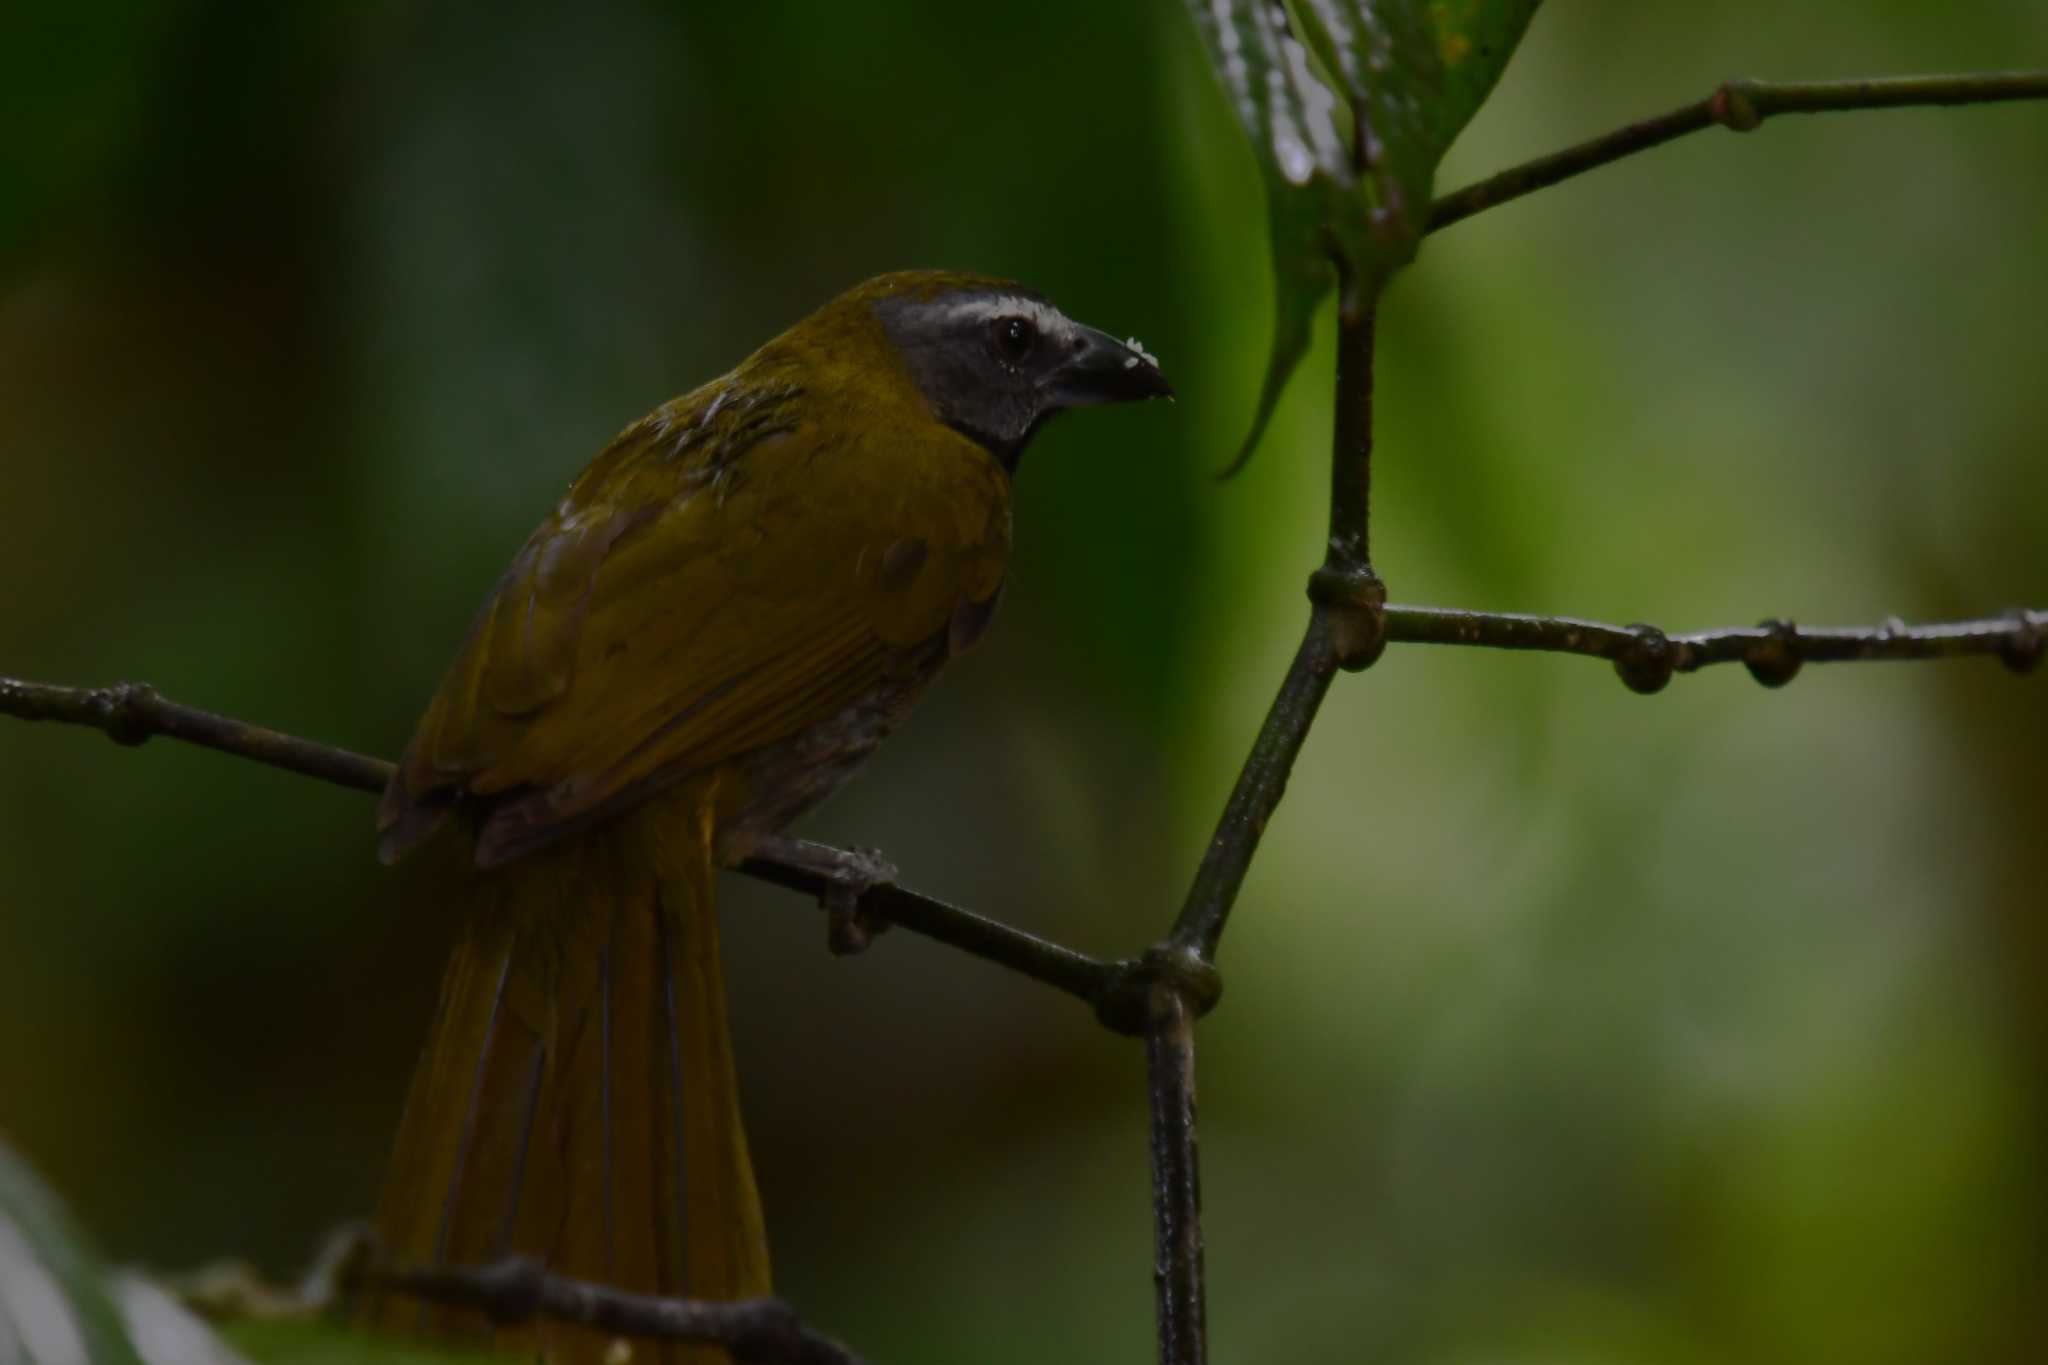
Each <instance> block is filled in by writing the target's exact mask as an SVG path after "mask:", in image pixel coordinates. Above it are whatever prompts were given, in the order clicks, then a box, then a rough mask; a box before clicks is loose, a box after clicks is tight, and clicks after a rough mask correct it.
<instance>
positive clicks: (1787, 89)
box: [1429, 71, 2048, 232]
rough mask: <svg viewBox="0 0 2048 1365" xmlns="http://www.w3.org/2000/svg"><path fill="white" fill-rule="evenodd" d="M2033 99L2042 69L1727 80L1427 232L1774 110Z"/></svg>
mask: <svg viewBox="0 0 2048 1365" xmlns="http://www.w3.org/2000/svg"><path fill="white" fill-rule="evenodd" d="M2038 99H2048V71H1994V72H1979V73H1973V74H1967V75H1960V76H1897V77H1893V78H1890V79H1885V80H1863V81H1785V82H1771V81H1747V80H1742V81H1726V82H1724V83H1722V84H1721V85H1720V86H1719V87H1717V88H1716V89H1715V91H1714V93H1713V94H1711V95H1708V96H1707V97H1706V98H1705V99H1703V100H1699V101H1697V102H1695V103H1693V104H1687V105H1683V106H1681V107H1679V108H1677V109H1673V110H1671V111H1670V112H1669V113H1664V114H1659V115H1657V116H1656V117H1654V118H1646V119H1644V120H1642V121H1641V122H1640V123H1631V124H1629V125H1628V126H1626V127H1624V128H1617V129H1615V130H1614V131H1613V132H1611V133H1607V134H1605V135H1603V136H1601V137H1596V138H1594V139H1592V140H1591V141H1590V142H1581V143H1580V144H1579V145H1577V146H1576V147H1567V148H1565V149H1564V150H1563V151H1561V152H1553V153H1551V154H1550V155H1549V156H1544V157H1538V158H1537V159H1536V160H1534V161H1529V162H1525V163H1523V164H1522V165H1520V166H1514V167H1510V168H1509V169H1507V170H1505V171H1502V172H1500V173H1499V174H1497V175H1492V176H1488V177H1487V178H1486V179H1484V180H1481V181H1479V182H1478V183H1477V184H1474V185H1467V186H1466V187H1465V188H1464V189H1462V190H1458V191H1457V192H1456V193H1453V194H1447V195H1445V196H1443V197H1442V198H1441V199H1438V200H1437V201H1436V202H1435V203H1434V204H1431V205H1430V207H1429V231H1431V232H1436V231H1438V230H1439V229H1442V228H1447V227H1449V226H1450V225H1451V224H1453V223H1456V222H1461V221H1463V220H1464V219H1467V218H1470V217H1471V216H1472V215H1473V214H1475V213H1479V212H1481V211H1483V210H1485V209H1490V208H1493V207H1494V206H1495V205H1497V204H1505V203H1506V202H1508V201H1509V200H1510V199H1519V198H1521V197H1522V196H1523V195H1525V194H1530V193H1533V192H1534V191H1536V190H1540V189H1545V188H1547V187H1549V186H1551V185H1555V184H1557V183H1558V182H1559V181H1561V180H1569V179H1570V178H1571V177H1573V176H1575V175H1582V174H1584V173H1585V172H1587V171H1590V170H1593V169H1595V168H1596V167H1600V166H1605V165H1606V164H1607V163H1608V162H1610V161H1619V160H1621V158H1623V157H1625V156H1633V155H1635V154H1636V153H1637V152H1646V151H1648V150H1649V149H1650V148H1652V147H1657V146H1661V145H1663V144H1664V143H1666V142H1670V141H1671V140H1672V139H1674V138H1680V137H1684V136H1685V135H1686V134H1688V133H1696V132H1698V131H1700V130H1701V129H1702V128H1711V127H1713V126H1714V125H1716V124H1719V125H1720V126H1722V127H1724V128H1728V129H1731V130H1733V131H1735V132H1738V133H1747V132H1750V131H1751V130H1753V129H1755V128H1756V127H1757V126H1758V125H1760V124H1761V123H1762V122H1763V121H1764V120H1765V119H1767V118H1769V117H1770V116H1771V115H1773V114H1820V113H1828V112H1832V111H1836V110H1847V109H1896V108H1900V107H1903V106H1908V105H1943V104H1992V103H1997V102H2000V101H2004V100H2038Z"/></svg>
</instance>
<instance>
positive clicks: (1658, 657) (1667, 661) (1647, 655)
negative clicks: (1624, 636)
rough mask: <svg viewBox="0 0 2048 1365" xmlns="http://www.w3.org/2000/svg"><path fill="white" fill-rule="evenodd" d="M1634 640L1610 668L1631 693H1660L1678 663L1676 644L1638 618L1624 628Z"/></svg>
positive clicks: (1645, 694)
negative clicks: (1612, 667) (1612, 668)
mask: <svg viewBox="0 0 2048 1365" xmlns="http://www.w3.org/2000/svg"><path fill="white" fill-rule="evenodd" d="M1628 632H1629V634H1631V635H1633V636H1634V637H1635V639H1634V640H1633V641H1632V642H1631V643H1630V644H1629V645H1628V646H1627V647H1626V648H1625V649H1623V651H1622V652H1621V654H1620V655H1619V656H1617V657H1616V659H1615V660H1614V671H1615V672H1616V673H1617V674H1619V675H1620V677H1621V680H1622V682H1624V683H1626V684H1627V685H1628V690H1629V691H1631V692H1640V693H1642V694H1643V695H1644V696H1649V695H1650V694H1651V693H1653V692H1662V691H1663V690H1664V687H1665V684H1667V683H1669V682H1670V681H1671V672H1672V670H1673V669H1674V668H1676V667H1677V665H1678V647H1677V646H1676V645H1673V644H1672V643H1671V637H1670V636H1668V635H1666V634H1665V633H1664V632H1663V631H1661V630H1659V629H1657V627H1655V626H1652V625H1648V624H1645V623H1644V622H1641V621H1638V622H1636V623H1634V624H1633V625H1631V626H1629V627H1628Z"/></svg>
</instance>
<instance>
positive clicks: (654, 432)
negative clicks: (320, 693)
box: [381, 381, 1010, 855]
mask: <svg viewBox="0 0 2048 1365" xmlns="http://www.w3.org/2000/svg"><path fill="white" fill-rule="evenodd" d="M728 382H729V383H731V382H735V381H728ZM733 406H734V407H738V406H739V405H733ZM718 408H719V399H718V397H717V394H716V393H710V394H708V395H707V394H706V393H704V392H700V394H697V395H692V396H691V398H689V399H686V400H681V401H680V402H679V403H678V404H677V405H672V407H671V408H670V409H664V410H663V411H662V412H661V413H657V414H656V415H655V416H654V417H652V418H649V419H648V420H646V421H644V422H642V423H640V424H639V425H638V426H636V427H634V428H632V429H630V430H629V431H628V432H626V433H625V434H624V435H622V436H621V437H620V439H619V440H618V441H617V442H615V443H614V444H613V446H612V447H611V448H610V449H608V450H607V451H606V452H605V453H604V454H603V455H601V456H600V457H599V459H598V460H597V461H596V462H594V463H593V464H592V466H591V468H590V469H589V470H588V471H586V473H585V474H584V475H583V477H582V478H580V479H579V480H578V481H577V484H576V485H575V487H574V488H572V489H571V490H570V493H569V495H568V497H567V498H565V499H564V500H563V503H562V504H561V506H560V507H559V508H558V509H557V511H556V513H555V515H554V516H552V517H551V518H550V519H549V520H548V521H547V523H545V524H544V525H543V526H542V527H541V529H540V530H539V531H537V532H535V533H534V535H533V537H532V538H531V539H530V540H529V541H528V542H527V543H526V546H525V547H524V548H523V549H522V550H521V551H520V553H519V555H518V557H517V558H516V559H515V560H514V561H513V564H512V567H511V568H510V570H508V572H507V573H506V575H505V577H504V579H503V580H501V581H500V583H499V584H498V587H497V589H496V591H495V592H494V593H493V595H492V597H491V600H490V601H489V602H488V603H487V604H486V605H485V607H484V609H483V610H482V612H480V613H479V615H478V617H477V620H476V623H475V625H474V626H473V627H472V629H471V632H470V636H469V638H468V640H467V641H466V642H465V643H464V646H463V649H462V652H461V654H460V655H459V656H458V657H457V659H456V661H455V664H454V665H453V667H452V668H451V669H450V670H449V672H448V674H447V676H446V677H445V678H444V680H443V681H442V684H441V688H440V691H439V692H438V693H437V694H436V696H435V698H434V700H433V703H432V705H431V706H430V707H429V709H428V711H427V714H426V717H425V718H424V719H423V720H422V721H421V723H420V727H419V730H418V732H417V733H416V735H415V736H414V738H413V742H412V745H411V747H410V748H409V749H408V750H407V753H406V758H405V761H404V762H403V764H402V765H401V768H400V772H399V776H398V777H397V778H396V779H395V780H394V782H393V784H392V788H391V790H390V792H388V793H387V795H386V802H385V808H384V811H383V814H382V820H381V823H382V824H383V826H384V827H385V829H386V852H387V854H395V853H396V852H398V851H401V850H402V848H403V847H404V846H405V845H406V844H408V843H410V842H412V841H413V840H414V839H416V838H417V837H419V834H421V833H423V832H424V830H425V829H426V828H430V827H431V824H432V823H434V821H433V820H432V819H431V818H425V819H423V818H421V817H422V816H427V817H431V815H432V814H433V809H434V807H436V806H443V807H445V805H446V804H447V803H448V802H449V801H450V800H452V799H453V798H454V797H455V796H456V795H459V794H465V793H466V794H469V795H473V796H479V797H492V796H498V797H500V798H501V799H503V798H508V797H509V796H511V795H513V794H516V795H517V797H518V799H519V800H520V802H521V804H522V806H524V807H526V808H527V809H526V810H524V811H522V819H523V820H526V821H528V822H529V823H530V824H531V825H532V828H531V829H529V830H527V831H525V835H526V836H528V837H525V838H523V839H522V841H521V845H520V846H521V847H524V846H527V845H528V844H530V843H531V842H538V841H541V840H544V839H545V838H546V837H547V836H548V835H549V833H550V832H553V831H559V830H560V829H562V828H564V827H570V826H572V825H573V823H574V822H576V821H577V820H578V819H579V817H588V815H589V814H590V813H591V812H593V811H596V810H600V809H607V808H608V807H607V802H611V801H613V800H614V799H615V798H619V797H621V796H622V795H624V794H627V793H630V792H632V791H634V790H636V789H638V788H639V787H640V786H641V785H642V784H646V783H648V782H650V781H655V780H660V781H667V780H670V779H673V778H675V777H679V776H682V775H686V774H689V773H693V772H701V771H704V770H706V769H708V768H710V767H712V766H713V765H715V764H717V763H719V762H721V761H722V760H724V759H727V758H730V757H733V756H735V755H737V754H741V753H745V752H747V751H749V750H751V749H755V748H758V747H761V746H763V745H766V744H771V743H774V742H776V741H777V740H780V739H783V738H787V737H790V736H793V735H796V734H800V733H802V732H803V731H805V730H806V729H808V728H810V727H811V726H814V725H817V724H819V723H822V722H824V721H827V720H830V719H831V718H833V717H835V716H837V715H838V714H840V713H841V712H843V711H844V710H845V709H846V708H847V707H849V706H851V705H852V704H853V703H854V702H856V701H857V700H859V699H860V698H861V697H862V696H863V695H864V694H866V693H868V692H870V691H872V690H874V689H875V688H876V687H877V686H879V685H880V684H881V683H883V682H884V681H885V680H886V679H887V678H889V677H890V676H891V670H892V669H894V668H898V667H900V666H901V664H902V662H903V661H904V659H905V658H906V657H907V656H909V655H911V654H912V653H914V652H915V651H917V650H918V649H919V648H920V647H922V646H925V645H927V644H929V643H930V642H931V641H933V640H934V639H936V638H937V637H939V636H941V635H943V634H944V633H945V632H946V631H947V628H948V624H949V622H951V621H952V620H953V619H954V617H955V615H956V613H958V612H959V611H960V609H961V608H962V607H964V606H970V605H972V604H975V603H981V602H986V601H988V600H990V599H991V598H993V596H994V595H995V592H996V590H997V589H998V588H999V587H1000V585H1001V580H1002V572H1003V565H1004V562H1005V560H1006V559H1007V555H1008V549H1009V530H1010V521H1009V496H1008V477H1007V475H1005V474H1004V473H1003V472H1002V470H1001V469H1000V467H998V466H997V465H996V463H995V462H994V461H993V460H992V459H990V458H989V457H988V455H987V454H986V453H984V452H983V451H982V450H981V449H980V447H978V446H976V445H974V444H973V443H972V442H970V441H968V440H967V439H966V438H964V437H961V436H958V435H956V434H955V433H953V432H952V431H950V430H948V429H946V428H944V427H941V426H939V425H938V424H936V423H934V422H931V421H929V420H928V419H926V420H919V421H916V422H914V423H912V422H904V423H901V424H889V423H881V422H876V421H873V420H867V421H863V422H860V423H846V422H836V423H822V422H817V421H814V420H809V419H807V418H805V417H804V416H803V415H802V414H801V411H800V410H799V408H798V407H797V405H796V404H794V403H793V402H791V401H788V398H787V397H785V399H784V400H783V401H782V402H780V403H779V404H759V403H757V404H754V405H752V406H750V407H749V408H748V410H747V411H746V412H745V413H744V414H743V415H742V417H741V419H740V420H739V421H738V422H737V423H736V424H735V425H734V426H733V427H731V428H730V429H727V430H725V431H723V432H714V433H713V435H712V436H709V437H706V438H705V439H703V440H700V441H697V442H696V444H695V445H692V443H691V439H690V433H691V432H693V431H710V430H711V423H707V422H706V421H705V420H704V416H703V414H704V412H705V411H706V410H709V411H711V413H712V414H713V417H714V419H716V418H718V417H719V415H720V414H719V412H718ZM771 408H772V409H773V410H774V411H779V412H781V413H782V414H783V417H782V418H780V419H771V418H770V417H765V416H763V413H764V411H767V410H769V409H771ZM921 416H922V415H921V414H920V417H921ZM725 421H726V422H728V423H730V422H731V421H732V418H731V414H730V412H728V413H727V414H726V415H725ZM849 427H857V428H858V429H859V430H860V432H861V434H860V435H858V436H851V435H847V434H844V433H845V431H846V429H847V428H849ZM678 433H681V434H680V435H678ZM536 798H538V799H537V800H536ZM394 836H396V837H395V838H394ZM515 851H516V850H515ZM480 855H481V851H480Z"/></svg>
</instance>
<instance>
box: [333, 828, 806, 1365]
mask: <svg viewBox="0 0 2048 1365" xmlns="http://www.w3.org/2000/svg"><path fill="white" fill-rule="evenodd" d="M709 819H710V806H709V802H708V801H707V800H706V799H705V798H704V796H703V794H702V793H701V792H697V791H695V790H693V789H692V788H684V789H681V790H679V791H677V792H674V793H672V794H669V795H667V796H664V797H663V798H660V799H658V800H656V801H654V802H650V803H649V805H648V806H647V807H643V808H641V809H640V810H638V811H635V812H633V813H632V814H630V815H628V816H626V817H624V818H623V819H621V820H619V821H616V822H614V823H612V824H610V825H607V826H605V827H604V828H601V829H598V830H593V831H590V832H588V833H586V834H583V835H580V836H578V837H576V838H574V839H571V840H567V841H565V842H564V843H562V844H559V845H556V846H553V847H550V848H547V849H544V850H542V851H540V852H537V853H534V854H532V855H529V856H528V857H525V858H522V859H520V860H519V861H517V862H515V863H513V864H512V865H510V866H507V867H504V868H501V869H498V870H495V871H492V872H488V873H478V874H476V878H475V886H476V897H477V903H476V905H475V907H474V908H473V909H472V910H471V911H470V912H469V916H468V924H467V927H466V929H465V931H464V935H463V939H462V942H461V944H460V945H459V946H458V947H457V949H456V951H455V955H454V957H453V959H452V960H451V961H450V963H449V966H448V974H447V976H446V977H445V978H444V979H443V981H442V984H441V1001H440V1005H439V1007H438V1009H437V1011H436V1014H435V1018H434V1025H433V1030H432V1032H431V1033H430V1034H429V1036H428V1038H427V1046H426V1051H425V1054H424V1055H423V1056H422V1057H421V1059H420V1064H419V1069H418V1070H417V1071H416V1072H415V1073H414V1075H413V1081H412V1089H411V1092H410V1094H409V1096H408V1097H407V1100H406V1107H405V1118H404V1120H403V1122H402V1123H401V1124H400V1127H399V1132H398V1143H397V1150H396V1152H395V1153H394V1154H393V1157H392V1162H391V1172H390V1176H389V1178H388V1179H387V1181H386V1184H385V1188H384V1195H383V1200H382V1203H381V1205H380V1207H379V1210H378V1218H377V1225H378V1235H379V1241H380V1249H381V1251H382V1253H383V1254H384V1255H385V1256H386V1257H387V1258H389V1259H390V1261H391V1262H392V1263H393V1264H395V1265H400V1266H416V1267H424V1266H437V1265H474V1264H479V1263H482V1262H488V1261H491V1260H495V1259H497V1258H499V1257H502V1256H506V1255H520V1256H525V1257H530V1258H532V1259H535V1260H538V1261H540V1262H542V1263H543V1264H545V1265H546V1266H547V1267H548V1268H549V1269H550V1270H552V1271H554V1272H556V1273H558V1274H561V1275H566V1276H571V1277H574V1278H578V1279H588V1280H597V1281H602V1282H604V1283H606V1284H610V1285H614V1286H616V1287H618V1288H621V1289H627V1290H632V1291H635V1292H638V1293H647V1294H671V1295H684V1296H688V1297H692V1298H714V1299H725V1298H744V1297H751V1296H754V1295H760V1294H766V1293H768V1292H769V1275H768V1250H767V1240H766V1237H765V1235H764V1233H763V1229H762V1220H761V1207H760V1199H759V1196H758V1195H757V1194H756V1193H755V1189H754V1172H753V1165H752V1161H751V1159H750V1158H749V1157H748V1154H747V1143H746V1135H745V1133H744V1131H743V1129H742V1127H741V1123H740V1108H739V1096H738V1091H737V1088H736V1086H735V1083H734V1077H733V1065H732V1051H731V1045H730V1039H729V1034H728V1029H727V1024H726V1006H725V981H724V975H723V973H722V971H721V969H720V965H719V952H718V923H717V917H716V915H715V913H714V910H713V905H712V892H711V881H712V867H711V852H710V830H709ZM371 1313H372V1316H373V1318H374V1319H375V1320H376V1321H378V1322H379V1323H380V1324H382V1325H384V1326H387V1327H390V1328H393V1329H398V1330H410V1329H417V1330H432V1331H442V1332H458V1333H465V1334H470V1333H474V1334H483V1333H487V1332H489V1331H490V1328H489V1325H488V1324H487V1323H486V1322H485V1320H484V1319H483V1318H482V1317H481V1316H480V1315H477V1314H470V1313H463V1312H456V1311H451V1310H443V1309H428V1308H424V1307H422V1306H420V1305H419V1304H417V1303H416V1302H410V1301H406V1300H403V1299H400V1298H398V1297H396V1296H385V1297H383V1298H381V1299H380V1300H379V1301H377V1302H376V1303H374V1304H373V1305H372V1308H371ZM493 1345H495V1346H497V1347H499V1348H501V1349H511V1350H519V1351H526V1352H531V1351H535V1350H538V1351H540V1352H541V1353H542V1354H543V1355H544V1356H545V1358H546V1359H547V1360H549V1361H551V1362H574V1363H576V1365H581V1363H582V1362H586V1361H587V1362H592V1363H593V1365H595V1362H599V1361H602V1360H604V1359H605V1355H606V1350H607V1348H608V1347H609V1345H610V1342H609V1340H608V1339H607V1338H606V1337H604V1336H603V1335H602V1334H599V1333H596V1332H593V1331H589V1330H587V1329H581V1328H574V1327H568V1326H565V1325H560V1324H552V1323H543V1324H536V1325H534V1326H530V1327H525V1328H520V1329H517V1330H514V1331H499V1332H497V1333H496V1339H495V1341H494V1342H493ZM632 1358H633V1359H634V1360H636V1361H644V1360H649V1359H655V1360H661V1361H666V1362H678V1365H680V1363H681V1362H686V1361H687V1362H690V1365H697V1362H699V1361H711V1360H720V1359H722V1358H723V1356H722V1354H721V1353H719V1352H716V1351H712V1350H708V1349H691V1350H671V1351H670V1352H668V1353H667V1354H652V1355H651V1354H650V1353H649V1351H648V1349H647V1348H646V1347H644V1346H642V1347H641V1348H639V1349H637V1350H635V1352H634V1353H633V1357H632Z"/></svg>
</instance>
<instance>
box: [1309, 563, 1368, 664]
mask: <svg viewBox="0 0 2048 1365" xmlns="http://www.w3.org/2000/svg"><path fill="white" fill-rule="evenodd" d="M1308 599H1309V601H1311V602H1313V603H1315V604H1316V606H1317V608H1318V609H1319V610H1321V611H1322V613H1323V615H1324V617H1325V619H1327V620H1328V621H1329V623H1330V647H1331V653H1332V654H1333V655H1334V656H1335V657H1336V660H1337V666H1338V667H1339V668H1341V669H1344V670H1345V671H1346V672H1349V673H1357V672H1359V671H1360V670H1362V669H1367V668H1370V667H1372V666H1373V664H1374V663H1376V662H1377V661H1378V660H1379V657H1380V655H1381V654H1382V653H1384V652H1385V651H1386V648H1387V585H1386V584H1384V583H1382V582H1381V581H1380V578H1379V575H1378V574H1376V573H1374V572H1373V571H1372V566H1371V565H1369V564H1354V563H1344V562H1340V561H1338V560H1336V558H1335V557H1334V556H1333V557H1332V561H1331V562H1329V563H1326V564H1324V565H1323V566H1322V567H1321V568H1320V569H1317V570H1316V571H1315V572H1314V573H1312V574H1310V575H1309V576H1308Z"/></svg>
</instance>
